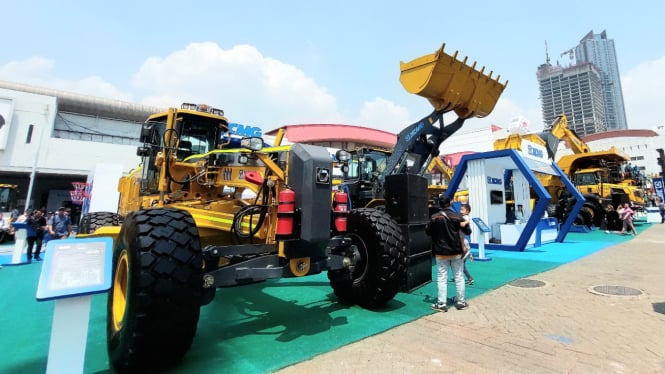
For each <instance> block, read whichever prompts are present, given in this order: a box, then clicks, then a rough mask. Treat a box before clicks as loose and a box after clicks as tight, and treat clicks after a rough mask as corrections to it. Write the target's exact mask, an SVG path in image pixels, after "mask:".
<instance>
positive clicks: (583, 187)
mask: <svg viewBox="0 0 665 374" xmlns="http://www.w3.org/2000/svg"><path fill="white" fill-rule="evenodd" d="M523 140H527V141H528V142H532V143H535V144H538V145H541V146H544V147H546V149H547V150H548V152H549V155H550V158H552V159H553V160H555V159H556V152H557V148H558V146H559V142H560V141H562V140H563V141H564V142H565V143H566V145H567V146H568V148H570V150H571V151H572V154H570V155H564V156H561V157H559V159H558V160H557V161H556V163H557V166H559V168H561V170H562V171H563V173H564V174H565V175H566V176H567V177H568V178H569V179H570V180H571V182H572V183H573V184H574V185H575V187H576V188H577V189H578V191H580V193H582V195H583V196H584V198H585V199H586V202H585V203H584V208H583V209H582V210H581V211H580V213H579V217H578V219H577V221H576V223H577V224H584V225H586V226H596V227H600V225H601V223H602V220H603V217H604V212H605V209H604V207H606V206H607V204H612V205H614V206H616V205H617V204H619V203H626V202H629V203H631V204H632V205H633V206H634V207H635V209H637V210H639V209H641V208H642V207H643V206H644V197H643V194H642V190H641V189H640V188H639V187H638V186H635V185H634V184H635V182H634V181H633V180H629V179H625V178H624V173H623V165H625V163H626V162H628V161H629V160H630V158H629V157H628V156H627V155H625V154H623V153H622V152H620V151H618V150H617V149H616V148H615V147H610V149H608V150H603V151H592V150H591V148H590V147H589V146H588V144H586V143H585V142H584V141H583V140H582V139H581V138H580V137H579V136H578V135H577V134H576V133H575V131H574V130H573V129H571V128H569V127H568V118H567V117H566V115H565V114H561V115H560V116H559V117H557V119H556V120H555V121H554V122H553V123H552V124H551V125H550V126H548V127H546V128H545V130H544V131H543V132H542V133H540V134H535V133H530V134H510V135H508V136H507V137H506V138H503V139H497V140H496V141H495V142H494V149H495V150H499V149H509V148H512V149H518V150H522V147H523V143H522V141H523ZM526 144H528V143H526ZM537 175H538V177H539V180H540V182H541V183H542V184H543V186H544V187H545V188H546V189H547V190H548V192H549V193H550V195H551V196H552V199H553V201H552V205H551V209H550V211H549V214H550V215H553V216H557V217H558V218H562V216H563V215H564V214H565V212H566V211H567V210H568V207H569V206H570V204H571V203H572V201H569V199H570V195H569V193H567V191H566V189H565V187H564V185H563V183H562V182H561V181H560V179H559V178H558V177H556V176H552V175H545V174H537Z"/></svg>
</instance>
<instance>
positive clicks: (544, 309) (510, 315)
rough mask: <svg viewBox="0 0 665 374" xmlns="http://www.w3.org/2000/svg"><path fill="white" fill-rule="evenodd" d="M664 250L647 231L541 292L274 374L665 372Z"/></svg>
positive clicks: (509, 289) (475, 306) (477, 301)
mask: <svg viewBox="0 0 665 374" xmlns="http://www.w3.org/2000/svg"><path fill="white" fill-rule="evenodd" d="M664 243H665V225H661V224H654V225H652V226H651V227H650V228H649V229H647V230H645V231H644V232H642V233H641V234H640V235H639V236H638V237H636V238H634V239H633V240H630V241H627V242H624V243H622V244H619V245H616V246H614V247H610V248H607V249H604V250H602V251H599V252H597V253H595V254H593V255H591V256H589V257H586V258H583V259H580V260H578V261H575V262H573V263H570V264H567V265H564V266H561V267H559V268H557V269H554V270H551V271H548V272H545V273H542V274H538V275H535V276H532V277H530V278H529V279H533V280H539V281H542V282H545V286H543V287H538V288H520V287H515V286H511V285H506V286H503V287H501V288H499V289H496V290H494V291H491V292H488V293H486V294H484V295H482V296H479V297H477V298H474V299H472V300H471V301H470V304H471V306H470V308H469V309H467V310H463V311H458V310H455V309H454V308H453V309H452V310H451V311H449V312H447V313H436V314H432V315H429V316H426V317H423V318H421V319H419V320H416V321H414V322H411V323H408V324H405V325H402V326H399V327H396V328H394V329H392V330H389V331H387V332H385V333H382V334H379V335H375V336H372V337H369V338H367V339H364V340H361V341H358V342H356V343H353V344H350V345H347V346H345V347H343V348H340V349H338V350H335V351H332V352H329V353H325V354H322V355H320V356H317V357H315V358H313V359H311V360H308V361H305V362H301V363H299V364H296V365H293V366H290V367H287V368H285V369H283V370H281V371H279V373H280V374H289V373H340V372H342V373H370V372H371V373H377V372H380V373H431V372H437V373H438V372H455V373H458V372H464V373H585V374H586V373H665V245H663V244H664ZM598 286H601V287H600V288H599V290H600V291H608V292H610V293H616V292H617V291H631V290H635V291H641V294H640V295H637V296H618V295H605V294H598V293H594V292H593V291H594V288H597V287H598ZM603 286H606V287H603ZM609 286H616V287H609Z"/></svg>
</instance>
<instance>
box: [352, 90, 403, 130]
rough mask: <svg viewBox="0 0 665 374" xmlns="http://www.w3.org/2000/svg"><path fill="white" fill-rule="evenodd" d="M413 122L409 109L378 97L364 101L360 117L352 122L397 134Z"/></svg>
mask: <svg viewBox="0 0 665 374" xmlns="http://www.w3.org/2000/svg"><path fill="white" fill-rule="evenodd" d="M412 122H414V121H412V120H411V119H410V116H409V111H408V109H406V108H405V107H403V106H400V105H397V104H395V103H393V102H392V101H389V100H386V99H382V98H376V99H374V100H373V101H366V102H364V103H363V105H362V107H361V108H360V113H359V114H358V117H357V118H356V119H355V120H354V121H353V123H351V124H352V125H356V126H364V127H370V128H373V129H379V130H383V131H389V132H392V133H396V134H397V133H399V132H400V131H402V129H404V128H405V127H406V126H408V125H410V124H411V123H412Z"/></svg>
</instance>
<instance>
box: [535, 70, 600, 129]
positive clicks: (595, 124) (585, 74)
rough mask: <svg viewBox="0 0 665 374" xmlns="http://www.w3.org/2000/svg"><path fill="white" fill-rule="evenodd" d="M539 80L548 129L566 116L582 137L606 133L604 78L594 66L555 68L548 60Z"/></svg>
mask: <svg viewBox="0 0 665 374" xmlns="http://www.w3.org/2000/svg"><path fill="white" fill-rule="evenodd" d="M537 76H538V84H539V86H540V99H541V105H542V110H543V120H544V121H545V127H546V128H547V127H548V126H550V125H551V124H552V123H553V122H554V120H556V118H557V117H558V116H559V115H560V114H565V115H566V117H568V126H569V127H570V128H571V129H573V130H574V131H575V132H576V133H577V134H578V135H580V136H585V135H589V134H595V133H598V132H603V131H605V130H606V124H605V105H604V100H603V91H602V88H601V75H600V72H599V70H598V68H596V66H595V65H593V64H590V63H584V64H577V65H573V66H569V67H563V66H561V65H559V64H558V63H557V65H555V66H553V65H551V64H550V63H549V57H548V59H547V63H546V64H543V65H540V66H539V67H538V72H537Z"/></svg>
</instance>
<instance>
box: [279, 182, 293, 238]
mask: <svg viewBox="0 0 665 374" xmlns="http://www.w3.org/2000/svg"><path fill="white" fill-rule="evenodd" d="M278 199H279V203H278V205H277V229H276V231H275V235H277V236H278V237H287V236H291V235H293V215H294V214H295V210H296V204H295V201H296V193H295V192H294V191H293V190H292V189H290V188H288V187H287V188H285V189H283V190H281V191H280V192H279V196H278Z"/></svg>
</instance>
